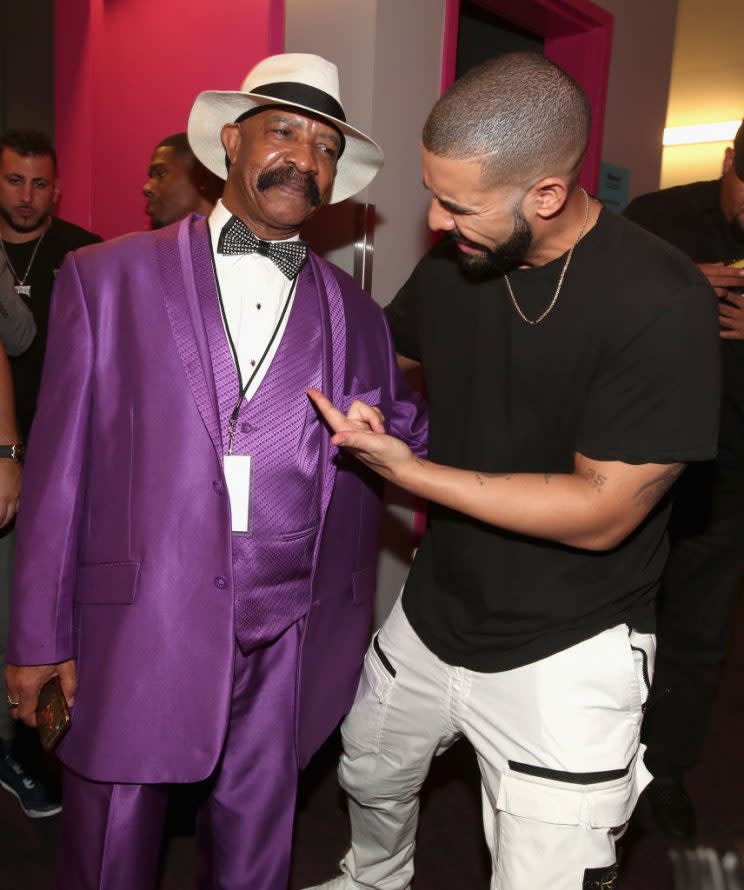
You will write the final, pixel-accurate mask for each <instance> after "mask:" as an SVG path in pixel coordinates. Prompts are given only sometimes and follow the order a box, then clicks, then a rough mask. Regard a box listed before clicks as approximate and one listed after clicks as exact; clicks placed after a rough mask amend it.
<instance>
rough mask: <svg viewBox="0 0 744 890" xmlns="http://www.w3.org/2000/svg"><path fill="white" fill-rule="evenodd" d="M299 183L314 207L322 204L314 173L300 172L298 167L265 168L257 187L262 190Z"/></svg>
mask: <svg viewBox="0 0 744 890" xmlns="http://www.w3.org/2000/svg"><path fill="white" fill-rule="evenodd" d="M290 183H293V184H294V185H299V186H301V187H302V189H303V191H304V192H305V198H306V199H307V201H308V203H309V204H310V205H311V206H312V207H318V206H319V205H320V190H319V189H318V184H317V183H316V181H315V174H314V173H300V171H299V170H298V169H297V168H296V167H277V168H276V169H274V170H265V171H264V172H263V173H261V174H260V176H259V177H258V179H257V181H256V187H257V188H258V190H259V191H260V192H265V191H266V190H267V189H270V188H272V186H275V185H288V184H290Z"/></svg>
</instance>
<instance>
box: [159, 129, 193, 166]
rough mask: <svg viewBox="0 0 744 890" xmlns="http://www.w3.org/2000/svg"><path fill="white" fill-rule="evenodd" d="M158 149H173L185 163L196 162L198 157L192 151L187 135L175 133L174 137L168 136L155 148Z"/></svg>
mask: <svg viewBox="0 0 744 890" xmlns="http://www.w3.org/2000/svg"><path fill="white" fill-rule="evenodd" d="M155 148H156V149H158V148H172V149H173V151H175V152H176V154H179V155H180V156H181V158H182V159H183V160H184V161H187V162H188V163H189V164H194V163H195V162H196V155H195V154H194V152H193V151H192V150H191V146H190V145H189V140H188V137H187V136H186V134H185V133H174V134H173V135H172V136H166V137H165V139H162V140H161V141H160V142H158V144H157V145H156V146H155Z"/></svg>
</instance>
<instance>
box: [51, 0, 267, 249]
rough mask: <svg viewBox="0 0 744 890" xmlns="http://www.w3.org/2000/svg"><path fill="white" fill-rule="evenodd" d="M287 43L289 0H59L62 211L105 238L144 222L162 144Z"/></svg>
mask: <svg viewBox="0 0 744 890" xmlns="http://www.w3.org/2000/svg"><path fill="white" fill-rule="evenodd" d="M283 47H284V0H209V2H204V3H198V4H197V3H193V4H191V3H188V4H185V3H183V2H179V0H157V2H156V0H56V34H55V51H56V63H55V64H56V133H57V136H56V138H57V149H58V153H59V162H60V172H61V176H62V189H63V192H62V204H61V215H62V216H63V217H65V218H66V219H69V220H71V221H73V222H76V223H78V224H79V225H83V226H85V227H86V228H90V229H92V230H93V231H95V232H98V233H99V234H100V235H102V236H103V237H104V238H110V237H113V236H115V235H120V234H122V233H124V232H129V231H133V230H137V229H145V228H147V227H148V222H149V221H148V218H147V217H146V216H145V213H144V209H143V208H144V199H143V197H142V185H143V183H144V180H145V173H146V170H147V167H148V163H149V160H150V155H151V153H152V149H153V147H154V146H155V144H156V143H157V142H159V141H160V139H162V138H163V137H164V136H168V135H170V134H171V133H174V132H177V131H179V130H185V129H186V120H187V118H188V113H189V110H190V109H191V105H192V103H193V101H194V98H195V96H196V95H197V93H199V92H201V91H202V90H205V89H218V90H225V89H237V88H238V87H239V85H240V82H241V81H242V79H243V77H244V76H245V74H246V73H247V71H248V70H249V69H250V68H251V67H252V66H253V65H254V64H255V63H256V62H257V61H258V60H259V59H260V58H262V57H263V56H266V55H271V54H272V53H277V52H282V51H283Z"/></svg>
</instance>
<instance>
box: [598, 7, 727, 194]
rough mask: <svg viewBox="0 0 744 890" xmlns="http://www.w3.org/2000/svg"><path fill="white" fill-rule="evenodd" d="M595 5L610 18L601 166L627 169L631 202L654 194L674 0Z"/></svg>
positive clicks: (671, 41) (665, 96)
mask: <svg viewBox="0 0 744 890" xmlns="http://www.w3.org/2000/svg"><path fill="white" fill-rule="evenodd" d="M595 2H596V3H597V5H598V6H601V7H603V8H604V9H606V10H607V11H608V12H611V13H612V14H613V16H614V18H615V22H614V29H613V40H612V61H611V64H610V79H609V84H608V89H607V105H606V108H605V128H604V142H603V147H602V160H603V161H608V162H609V163H611V164H618V165H620V166H622V167H628V168H629V169H630V197H634V196H635V195H641V194H644V193H645V192H653V191H656V189H658V188H659V178H660V172H661V155H662V136H663V131H664V126H665V123H664V121H665V119H666V108H667V96H668V93H669V82H670V76H671V68H672V54H673V49H674V33H675V21H676V16H677V0H595ZM698 2H699V0H698ZM735 2H741V0H735Z"/></svg>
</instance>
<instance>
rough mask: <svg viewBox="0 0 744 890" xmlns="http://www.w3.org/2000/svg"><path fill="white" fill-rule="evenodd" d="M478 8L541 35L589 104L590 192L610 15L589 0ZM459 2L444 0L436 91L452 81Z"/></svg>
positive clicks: (598, 150) (508, 0) (510, 0)
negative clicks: (438, 76) (439, 85)
mask: <svg viewBox="0 0 744 890" xmlns="http://www.w3.org/2000/svg"><path fill="white" fill-rule="evenodd" d="M475 2H476V3H477V4H478V6H481V7H482V8H483V9H486V10H488V11H489V12H493V13H494V14H495V15H497V16H499V17H500V18H502V19H505V20H506V21H508V22H511V23H512V24H513V25H516V26H517V27H518V28H521V29H522V30H524V31H529V32H530V33H531V34H535V35H536V36H538V37H542V39H543V41H544V46H545V50H544V51H545V57H546V58H548V59H550V60H551V61H552V62H555V63H556V65H560V67H561V68H563V70H564V71H566V72H567V73H568V74H570V75H571V77H573V78H574V80H575V81H576V82H577V83H579V84H580V85H581V87H582V88H583V89H584V90H585V92H586V94H587V95H588V97H589V101H590V102H591V106H592V121H593V123H592V133H591V137H590V139H589V147H588V149H587V153H586V158H585V159H584V166H583V167H582V170H581V176H580V181H581V184H582V185H583V186H584V187H585V188H586V189H589V190H590V191H592V192H596V190H597V183H598V181H599V167H600V163H601V160H602V134H603V132H604V109H605V101H606V98H607V79H608V76H609V71H610V56H611V53H612V21H613V17H612V14H611V13H609V12H607V11H606V10H605V9H602V8H601V7H599V6H597V5H596V4H595V3H591V2H590V0H520V2H518V3H515V2H514V0H475ZM459 18H460V0H447V5H446V8H445V23H444V45H443V49H442V92H444V91H445V90H446V89H448V87H449V86H450V85H451V84H452V82H453V80H454V79H455V64H456V60H457V32H458V23H459Z"/></svg>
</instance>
